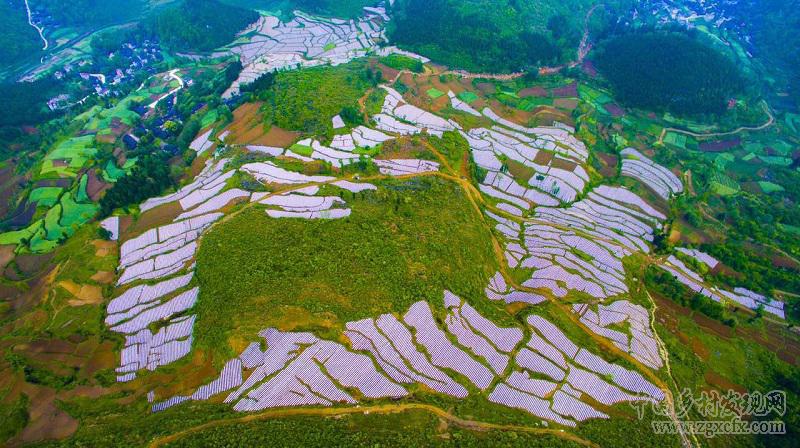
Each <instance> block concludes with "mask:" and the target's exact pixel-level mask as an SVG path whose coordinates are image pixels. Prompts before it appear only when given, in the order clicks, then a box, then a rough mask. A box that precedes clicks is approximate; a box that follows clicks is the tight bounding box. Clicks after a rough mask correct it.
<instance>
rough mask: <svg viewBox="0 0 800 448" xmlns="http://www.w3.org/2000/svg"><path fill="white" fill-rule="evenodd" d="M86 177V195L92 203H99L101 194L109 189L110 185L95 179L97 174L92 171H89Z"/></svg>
mask: <svg viewBox="0 0 800 448" xmlns="http://www.w3.org/2000/svg"><path fill="white" fill-rule="evenodd" d="M86 175H87V176H88V178H87V179H88V181H87V182H86V194H88V195H89V198H91V199H92V200H93V201H99V200H100V196H101V195H102V194H103V192H104V191H106V190H108V189H109V188H111V184H109V183H107V182H105V181H103V180H101V179H100V178H99V177H97V173H95V171H94V170H89V171H88V172H87V173H86Z"/></svg>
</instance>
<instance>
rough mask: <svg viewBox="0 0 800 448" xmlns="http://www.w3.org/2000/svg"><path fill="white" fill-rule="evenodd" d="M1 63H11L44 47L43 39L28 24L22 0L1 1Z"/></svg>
mask: <svg viewBox="0 0 800 448" xmlns="http://www.w3.org/2000/svg"><path fill="white" fill-rule="evenodd" d="M0 26H2V28H3V32H2V33H0V65H3V66H5V65H10V64H14V63H16V62H17V61H18V59H19V58H22V57H25V56H28V55H29V54H31V53H38V52H39V50H41V49H42V40H41V39H40V38H39V35H38V34H37V33H36V30H34V29H33V27H32V26H30V25H28V19H27V17H26V15H25V6H24V4H23V2H22V0H12V1H3V2H0Z"/></svg>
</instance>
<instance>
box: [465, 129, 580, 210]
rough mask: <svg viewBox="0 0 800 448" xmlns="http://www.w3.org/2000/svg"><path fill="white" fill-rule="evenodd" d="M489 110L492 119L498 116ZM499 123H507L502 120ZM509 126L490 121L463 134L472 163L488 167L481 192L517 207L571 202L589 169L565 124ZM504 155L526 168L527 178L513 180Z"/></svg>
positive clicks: (525, 207)
mask: <svg viewBox="0 0 800 448" xmlns="http://www.w3.org/2000/svg"><path fill="white" fill-rule="evenodd" d="M492 115H493V117H492V118H493V119H495V117H496V119H495V121H497V120H503V119H502V118H500V117H498V116H496V115H494V114H492ZM500 123H501V124H503V126H507V125H509V124H512V125H513V123H510V122H507V121H505V120H503V122H500ZM514 126H515V128H516V129H514V130H510V129H507V128H506V127H501V126H494V127H493V128H492V129H486V128H477V129H471V130H470V131H469V132H467V133H464V137H465V138H466V139H467V141H468V142H469V145H470V148H471V150H472V157H473V158H474V160H475V163H476V164H477V165H478V166H480V167H481V168H483V169H485V170H487V171H489V174H488V175H487V176H486V178H485V179H484V181H483V182H482V184H481V187H480V188H481V191H483V192H484V193H485V194H487V195H488V196H492V197H494V198H496V199H499V200H506V201H507V202H510V203H511V204H514V205H516V206H518V207H520V208H522V209H523V210H528V209H530V208H531V207H532V206H536V205H545V206H555V205H558V204H560V203H569V202H572V201H574V200H575V198H576V197H577V196H578V194H579V193H581V192H582V191H583V189H584V187H585V185H586V183H587V182H588V181H589V174H588V173H587V172H586V169H585V168H584V167H583V166H582V164H583V163H584V162H585V161H586V157H587V156H588V152H587V151H586V147H585V146H584V145H583V143H582V142H580V141H579V140H577V139H575V138H574V137H573V136H572V134H571V133H570V130H569V129H563V128H556V127H551V128H545V127H540V128H522V127H521V126H517V125H514ZM504 160H507V161H513V162H516V163H519V164H521V165H523V166H525V167H528V168H530V169H531V170H532V175H531V176H530V178H528V179H514V178H513V175H510V174H509V173H508V166H507V164H505V163H504ZM523 184H524V185H526V186H523Z"/></svg>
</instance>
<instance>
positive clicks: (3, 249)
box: [0, 244, 17, 270]
mask: <svg viewBox="0 0 800 448" xmlns="http://www.w3.org/2000/svg"><path fill="white" fill-rule="evenodd" d="M16 247H17V246H15V245H13V244H6V245H2V246H0V270H2V269H3V268H5V267H6V265H7V264H8V263H10V262H11V260H13V259H14V249H16Z"/></svg>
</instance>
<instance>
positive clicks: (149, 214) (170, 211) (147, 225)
mask: <svg viewBox="0 0 800 448" xmlns="http://www.w3.org/2000/svg"><path fill="white" fill-rule="evenodd" d="M181 212H183V210H182V209H181V205H180V204H179V203H178V202H170V203H167V204H164V205H161V206H158V207H156V208H154V209H151V210H148V211H146V212H144V213H142V214H141V215H139V219H137V220H136V221H134V222H133V224H132V225H131V226H129V227H128V228H126V229H125V230H124V234H123V235H120V240H121V241H124V240H127V239H129V238H132V237H135V236H138V235H140V234H141V233H143V232H145V231H147V230H149V229H152V228H153V227H158V226H163V225H164V224H169V223H171V222H172V220H174V219H175V218H177V217H178V215H180V214H181Z"/></svg>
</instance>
